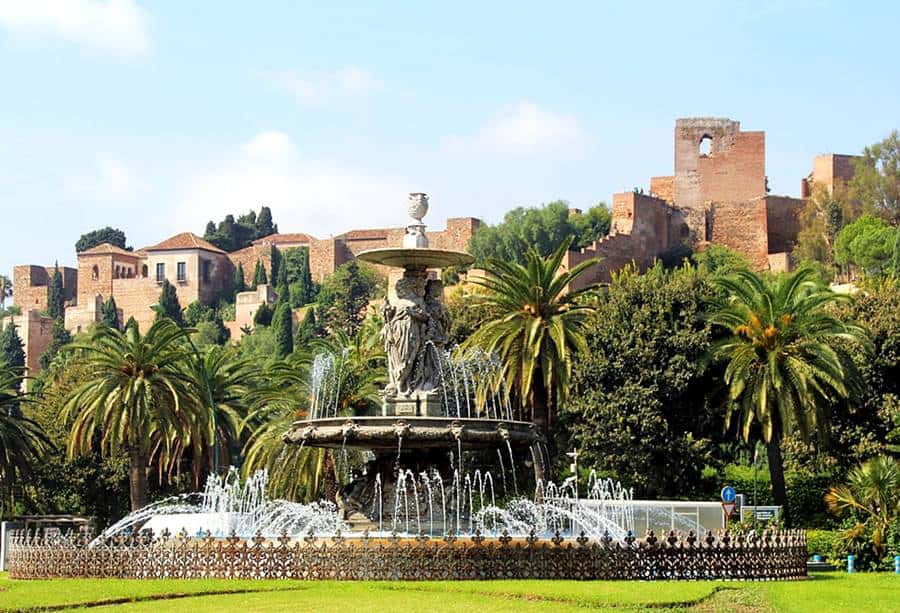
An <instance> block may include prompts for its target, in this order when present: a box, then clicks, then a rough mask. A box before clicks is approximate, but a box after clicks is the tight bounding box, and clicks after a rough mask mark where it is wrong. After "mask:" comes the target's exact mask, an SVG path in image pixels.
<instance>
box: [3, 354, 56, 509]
mask: <svg viewBox="0 0 900 613" xmlns="http://www.w3.org/2000/svg"><path fill="white" fill-rule="evenodd" d="M22 381H23V376H22V373H21V370H20V369H17V368H13V367H11V366H8V365H7V364H6V363H5V362H3V361H0V491H2V498H0V500H2V502H4V503H12V502H13V493H14V492H15V488H16V486H17V485H22V484H23V483H25V482H26V481H27V479H28V477H29V476H30V475H31V474H32V472H33V468H34V466H35V464H36V463H37V462H39V461H40V459H41V457H42V456H43V455H44V454H45V453H46V452H47V451H49V450H50V448H51V447H52V445H51V443H50V439H49V438H48V437H47V436H46V434H44V432H43V431H42V430H41V428H40V426H39V425H38V424H37V423H35V422H33V421H31V420H30V419H27V418H25V417H22V416H21V413H20V411H19V405H20V403H21V402H22V401H23V400H24V399H25V394H23V393H22V392H21V389H22ZM2 515H3V509H2V504H0V516H2Z"/></svg>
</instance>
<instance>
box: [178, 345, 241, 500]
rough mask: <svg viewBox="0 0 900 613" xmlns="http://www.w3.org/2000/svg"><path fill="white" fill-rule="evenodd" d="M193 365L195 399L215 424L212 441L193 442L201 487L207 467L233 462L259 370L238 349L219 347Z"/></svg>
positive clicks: (197, 481) (198, 357)
mask: <svg viewBox="0 0 900 613" xmlns="http://www.w3.org/2000/svg"><path fill="white" fill-rule="evenodd" d="M186 332H187V331H186ZM190 366H191V378H192V383H193V386H194V394H193V397H194V399H195V401H196V402H197V403H198V404H199V408H200V410H201V411H204V412H206V413H207V414H208V416H207V419H208V420H209V421H210V422H211V423H213V424H215V437H214V439H213V440H212V441H210V440H207V439H205V438H203V437H199V438H198V437H194V438H193V439H192V442H193V443H194V448H193V471H192V472H193V479H194V486H195V487H199V486H200V480H201V475H202V472H203V468H204V467H205V468H206V469H207V471H210V472H211V471H213V470H214V467H215V466H217V465H218V466H221V465H228V464H232V463H233V457H232V449H233V448H234V445H235V444H236V443H238V442H239V439H240V425H241V422H242V421H243V419H244V418H245V417H246V414H247V399H248V397H249V395H250V394H251V393H252V391H253V390H254V389H256V387H257V384H258V382H257V379H258V371H257V368H256V365H255V364H254V362H253V361H252V360H251V359H248V358H242V357H240V356H239V355H238V354H237V352H236V351H235V349H234V348H232V347H227V348H226V347H220V346H217V345H213V346H211V347H209V348H208V349H207V350H206V351H205V352H204V353H202V354H198V355H196V356H195V359H192V360H190ZM210 402H211V403H212V404H211V405H210ZM216 453H218V457H216Z"/></svg>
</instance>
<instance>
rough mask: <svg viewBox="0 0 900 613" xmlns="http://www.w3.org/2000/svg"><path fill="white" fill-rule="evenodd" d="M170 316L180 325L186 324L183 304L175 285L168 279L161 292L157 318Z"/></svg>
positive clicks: (164, 282)
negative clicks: (182, 309)
mask: <svg viewBox="0 0 900 613" xmlns="http://www.w3.org/2000/svg"><path fill="white" fill-rule="evenodd" d="M164 317H168V318H169V319H171V320H172V321H174V322H175V323H176V324H178V325H179V326H184V316H183V314H182V312H181V304H180V303H179V302H178V292H177V291H176V290H175V286H174V285H172V284H171V283H169V280H168V279H166V280H164V281H163V285H162V291H161V292H160V294H159V306H158V308H157V310H156V320H157V321H159V320H160V319H162V318H164Z"/></svg>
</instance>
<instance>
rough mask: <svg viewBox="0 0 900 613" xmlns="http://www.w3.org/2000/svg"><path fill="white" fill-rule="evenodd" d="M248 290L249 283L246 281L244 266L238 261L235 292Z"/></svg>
mask: <svg viewBox="0 0 900 613" xmlns="http://www.w3.org/2000/svg"><path fill="white" fill-rule="evenodd" d="M246 291H247V283H246V281H244V266H243V265H242V264H241V263H240V262H238V265H237V268H235V269H234V293H235V294H239V293H240V292H246Z"/></svg>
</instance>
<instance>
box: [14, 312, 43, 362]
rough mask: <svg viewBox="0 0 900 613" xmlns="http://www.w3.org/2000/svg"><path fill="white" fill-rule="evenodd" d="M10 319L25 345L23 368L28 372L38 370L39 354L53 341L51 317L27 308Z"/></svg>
mask: <svg viewBox="0 0 900 613" xmlns="http://www.w3.org/2000/svg"><path fill="white" fill-rule="evenodd" d="M12 321H13V324H15V326H16V332H17V333H18V335H19V338H20V339H22V345H23V346H24V347H25V368H27V369H28V373H29V374H33V373H36V372H40V370H41V356H42V355H43V354H44V352H45V351H47V347H49V346H50V343H51V342H52V341H53V319H51V318H50V317H46V316H44V315H41V314H40V313H39V312H38V311H37V310H35V309H29V310H27V311H24V312H23V313H22V314H21V315H17V316H15V317H13V318H12Z"/></svg>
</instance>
